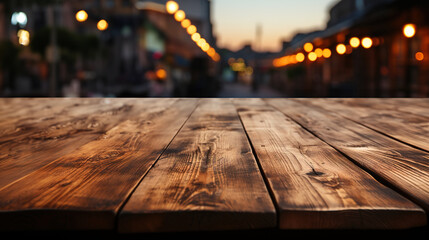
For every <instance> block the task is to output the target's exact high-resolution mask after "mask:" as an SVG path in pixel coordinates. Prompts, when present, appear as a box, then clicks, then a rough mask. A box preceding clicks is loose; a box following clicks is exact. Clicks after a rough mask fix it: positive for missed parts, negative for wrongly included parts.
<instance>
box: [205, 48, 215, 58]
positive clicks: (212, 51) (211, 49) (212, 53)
mask: <svg viewBox="0 0 429 240" xmlns="http://www.w3.org/2000/svg"><path fill="white" fill-rule="evenodd" d="M207 54H208V55H209V56H210V57H214V56H215V55H216V50H215V49H214V48H212V47H211V48H210V49H209V50H208V51H207Z"/></svg>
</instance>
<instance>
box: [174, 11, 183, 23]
mask: <svg viewBox="0 0 429 240" xmlns="http://www.w3.org/2000/svg"><path fill="white" fill-rule="evenodd" d="M185 18H186V14H185V12H184V11H182V10H179V11H177V12H176V13H175V14H174V19H176V21H178V22H181V21H183V20H185Z"/></svg>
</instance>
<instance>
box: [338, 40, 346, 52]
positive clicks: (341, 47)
mask: <svg viewBox="0 0 429 240" xmlns="http://www.w3.org/2000/svg"><path fill="white" fill-rule="evenodd" d="M346 51H347V48H346V45H344V44H342V43H340V44H338V45H337V53H338V54H340V55H343V54H344V53H346Z"/></svg>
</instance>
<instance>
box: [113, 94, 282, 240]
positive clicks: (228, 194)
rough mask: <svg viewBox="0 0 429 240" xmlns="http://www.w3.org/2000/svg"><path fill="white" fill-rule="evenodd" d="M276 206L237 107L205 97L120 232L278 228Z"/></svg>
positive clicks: (130, 206)
mask: <svg viewBox="0 0 429 240" xmlns="http://www.w3.org/2000/svg"><path fill="white" fill-rule="evenodd" d="M275 226H276V213H275V208H274V205H273V203H272V200H271V198H270V195H269V192H268V190H267V188H266V186H265V183H264V180H263V178H262V176H261V173H260V171H259V169H258V165H257V162H256V160H255V158H254V156H253V154H252V150H251V147H250V145H249V142H248V140H247V137H246V134H245V132H244V130H243V127H242V125H241V123H240V120H239V118H238V115H237V112H236V110H235V108H234V106H233V105H232V103H231V102H230V100H228V99H205V100H201V103H200V105H199V107H198V108H197V109H196V111H195V112H194V113H193V114H192V116H191V118H190V119H189V121H188V122H187V123H186V125H185V126H184V128H183V129H182V130H181V131H180V132H179V134H178V135H177V136H176V138H175V139H174V141H173V142H172V143H171V145H170V146H169V148H168V149H167V151H166V152H165V153H164V154H163V155H162V157H161V159H160V160H159V161H158V162H157V163H156V164H155V165H154V167H153V169H152V170H151V171H150V172H149V173H148V175H147V176H146V177H145V178H144V179H143V181H142V183H141V184H140V185H139V187H138V188H137V189H136V191H135V192H134V193H133V195H132V196H131V198H130V199H129V201H128V202H127V204H126V205H125V207H124V209H123V211H121V213H120V215H119V231H120V232H122V233H136V232H175V231H179V232H182V231H197V230H199V231H203V230H205V231H208V230H211V231H214V230H243V229H260V228H272V227H275Z"/></svg>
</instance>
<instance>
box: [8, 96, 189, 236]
mask: <svg viewBox="0 0 429 240" xmlns="http://www.w3.org/2000/svg"><path fill="white" fill-rule="evenodd" d="M145 103H146V100H135V103H134V106H137V105H145ZM196 104H197V100H194V99H183V100H177V101H176V100H170V99H168V100H162V99H159V100H157V102H156V103H155V104H153V105H152V106H151V108H147V109H146V111H143V112H141V113H140V114H139V116H138V118H135V119H129V120H125V121H123V122H121V123H120V124H118V125H117V126H115V127H114V128H112V129H111V130H109V131H108V132H106V133H105V134H103V135H102V136H101V137H99V138H98V139H97V140H95V141H92V142H90V143H88V144H86V145H84V146H82V147H80V148H79V149H78V150H76V151H75V152H73V153H71V154H68V155H66V156H63V157H61V158H60V159H58V160H56V161H54V162H52V163H50V164H49V165H46V166H45V167H43V168H40V169H38V170H37V171H35V172H33V173H31V174H29V175H27V176H25V177H24V178H22V179H20V180H19V181H16V182H14V183H13V184H10V185H8V186H7V187H5V188H3V189H1V190H0V230H1V229H3V230H27V229H30V230H113V229H114V227H115V218H116V215H117V213H118V211H119V209H120V208H121V207H122V205H123V203H124V202H125V200H126V199H127V198H128V196H129V194H130V193H131V192H132V190H133V189H134V188H135V187H136V186H137V184H138V183H139V182H140V180H141V178H142V177H143V176H144V174H146V172H147V170H148V169H149V168H150V167H151V166H152V164H153V163H154V162H155V161H156V159H157V158H158V157H159V156H160V154H161V153H162V152H163V151H164V150H165V148H166V147H167V146H168V144H169V143H170V142H171V140H172V138H173V137H174V136H175V134H176V133H177V131H178V130H179V129H180V128H181V127H182V126H183V124H184V122H185V121H186V120H187V119H188V117H189V116H190V114H191V112H192V111H193V110H194V109H195V107H196Z"/></svg>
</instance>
